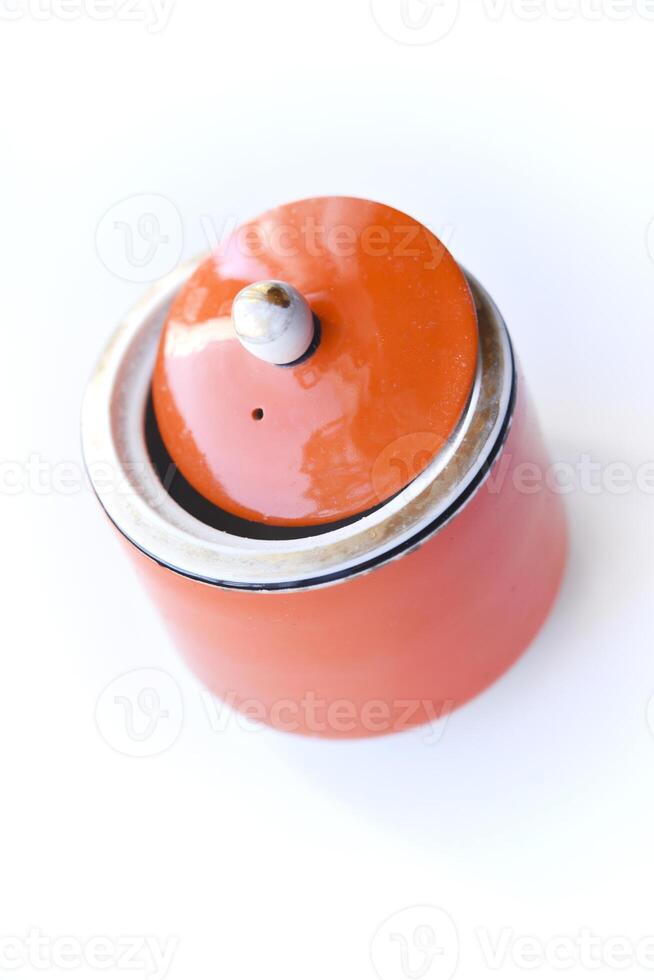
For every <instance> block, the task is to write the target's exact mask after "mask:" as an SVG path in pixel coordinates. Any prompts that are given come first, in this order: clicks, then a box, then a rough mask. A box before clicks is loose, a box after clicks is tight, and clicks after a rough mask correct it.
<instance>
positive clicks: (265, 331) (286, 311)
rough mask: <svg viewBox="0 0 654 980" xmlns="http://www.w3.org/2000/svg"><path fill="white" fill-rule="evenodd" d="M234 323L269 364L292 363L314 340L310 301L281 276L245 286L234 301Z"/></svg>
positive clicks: (249, 347) (243, 338)
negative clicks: (280, 279)
mask: <svg viewBox="0 0 654 980" xmlns="http://www.w3.org/2000/svg"><path fill="white" fill-rule="evenodd" d="M232 323H233V324H234V330H235V331H236V336H237V337H238V339H239V340H240V342H241V343H242V344H243V346H244V347H245V349H246V350H247V351H249V352H250V354H254V356H255V357H258V358H260V360H262V361H267V362H268V363H269V364H279V365H283V364H292V363H294V362H295V361H297V360H299V358H301V357H302V356H303V355H304V354H306V352H307V351H308V350H309V347H310V346H311V344H312V342H313V336H314V319H313V313H312V312H311V308H310V307H309V304H308V303H307V301H306V300H305V298H304V296H302V294H301V293H299V292H298V291H297V289H294V287H293V286H291V285H289V284H288V283H287V282H281V281H279V280H277V279H263V280H261V281H260V282H254V283H252V284H251V285H250V286H246V287H245V288H244V289H242V290H241V291H240V293H238V294H237V295H236V296H235V298H234V302H233V304H232Z"/></svg>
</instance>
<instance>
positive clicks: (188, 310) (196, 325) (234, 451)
mask: <svg viewBox="0 0 654 980" xmlns="http://www.w3.org/2000/svg"><path fill="white" fill-rule="evenodd" d="M270 280H273V281H274V282H273V283H272V284H270V283H269V281H270ZM278 281H279V282H278ZM260 282H262V283H264V284H266V285H265V286H264V287H262V288H263V289H264V293H263V295H264V298H265V299H266V301H267V302H268V303H269V304H272V305H273V306H275V307H277V306H279V307H282V308H283V309H280V310H277V309H272V310H271V313H272V314H274V315H275V316H277V314H278V313H279V315H280V316H283V315H284V309H285V308H288V307H289V304H291V306H290V310H291V312H292V310H293V309H294V306H293V304H295V302H296V300H295V298H293V297H294V296H295V293H294V290H296V291H297V293H298V294H299V297H297V301H298V302H303V301H302V297H304V299H305V300H306V302H307V303H308V306H309V308H310V312H309V313H308V316H309V317H311V313H312V314H313V321H312V322H313V326H315V333H313V335H312V343H311V346H310V347H309V349H308V350H307V351H306V353H305V354H304V355H303V356H301V357H300V358H297V359H295V361H294V362H293V363H292V364H290V365H287V364H284V365H280V364H278V363H268V362H267V361H266V360H262V359H260V357H259V356H258V355H255V354H254V353H252V351H253V350H255V349H256V343H257V342H258V338H257V337H256V336H253V337H252V340H253V344H250V345H249V347H248V346H245V345H244V339H245V343H247V338H244V337H243V335H242V333H241V332H240V331H239V334H238V335H237V333H236V330H235V328H234V324H233V322H232V318H231V312H232V305H233V301H234V299H235V297H236V295H237V294H238V293H239V292H240V291H241V290H242V289H244V288H245V287H247V286H250V285H251V284H252V283H260ZM287 284H288V286H289V287H291V288H287ZM256 288H257V289H259V288H260V287H256ZM249 292H250V291H248V294H249ZM291 294H292V295H291ZM259 298H261V297H259ZM291 299H292V301H293V302H292V303H291ZM298 316H299V314H298ZM304 325H305V327H306V322H304ZM313 326H312V329H313ZM255 332H256V331H255ZM239 337H240V339H239ZM477 343H478V341H477V319H476V313H475V307H474V303H473V300H472V296H471V294H470V290H469V288H468V285H467V282H466V280H465V278H464V276H463V273H462V272H461V270H460V269H459V267H458V265H457V264H456V262H455V261H454V259H453V258H452V256H451V255H450V253H449V252H448V251H447V249H446V248H445V246H444V245H442V243H441V242H440V241H439V240H438V239H437V238H436V237H435V236H434V235H432V233H431V232H429V231H428V230H427V229H426V228H425V227H424V226H423V225H421V224H420V223H419V222H417V221H415V220H413V219H412V218H409V217H407V215H405V214H402V213H401V212H400V211H396V210H394V209H393V208H389V207H386V206H385V205H383V204H377V203H374V202H372V201H365V200H359V199H357V198H348V197H323V198H312V199H309V200H306V201H299V202H297V203H294V204H287V205H284V206H283V207H280V208H276V209H275V210H273V211H268V212H267V213H266V214H264V215H262V216H261V217H259V218H257V219H256V220H254V221H251V222H249V223H248V224H246V225H244V226H242V227H241V228H240V229H238V231H236V232H235V233H234V234H233V235H232V236H231V237H230V239H229V240H228V242H227V243H226V244H224V245H221V246H220V248H219V250H218V252H217V253H216V254H215V255H213V256H212V257H211V258H210V259H208V260H206V261H205V262H204V263H203V264H202V265H201V266H200V267H199V268H198V269H197V270H196V272H195V273H194V274H193V275H192V276H191V277H190V279H189V280H188V282H187V283H186V284H185V285H184V286H183V287H182V289H181V290H180V292H179V294H178V295H177V297H176V298H175V300H174V301H173V303H172V306H171V308H170V311H169V314H168V319H167V322H166V324H165V327H164V330H163V333H162V337H161V343H160V347H159V353H158V357H157V362H156V366H155V371H154V378H153V386H152V390H153V401H154V408H155V413H156V417H157V422H158V425H159V429H160V432H161V436H162V438H163V441H164V444H165V446H166V449H167V451H168V453H169V454H170V456H171V458H172V460H173V462H174V463H175V464H176V465H177V467H178V468H179V470H180V471H181V473H182V474H183V476H184V477H185V478H186V480H188V482H189V483H190V484H191V485H192V486H193V487H194V488H195V490H197V491H198V492H199V493H200V494H202V496H203V497H205V498H206V499H207V500H209V501H211V502H212V503H213V504H216V505H217V506H218V507H220V508H222V509H223V510H225V511H228V512H230V513H232V514H235V515H237V516H238V517H242V518H246V519H248V520H253V521H259V522H264V523H267V524H277V525H312V524H324V523H327V522H332V521H339V520H342V519H344V518H348V517H351V516H353V515H356V514H360V513H362V512H364V511H367V510H369V509H371V508H373V507H375V506H377V505H379V504H380V503H382V502H383V501H384V500H386V499H388V498H389V497H390V496H392V495H393V494H394V493H396V492H398V491H399V490H401V489H402V488H403V487H404V486H406V485H407V484H408V483H409V482H410V481H411V480H412V479H414V477H415V476H417V475H418V473H419V472H421V471H422V470H423V469H424V468H425V467H426V466H427V465H428V463H429V462H431V460H432V459H433V457H434V456H435V455H436V453H437V452H438V451H439V450H440V449H441V448H442V446H443V444H444V443H445V442H446V440H447V439H448V437H449V436H451V434H452V432H453V431H454V429H455V428H456V425H457V423H458V421H459V419H460V418H461V415H462V412H463V410H464V408H465V406H466V403H467V401H468V399H469V397H470V393H471V390H472V386H473V382H474V376H475V370H476V364H477ZM303 346H306V344H305V345H303Z"/></svg>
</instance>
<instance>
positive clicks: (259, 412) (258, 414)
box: [252, 408, 263, 422]
mask: <svg viewBox="0 0 654 980" xmlns="http://www.w3.org/2000/svg"><path fill="white" fill-rule="evenodd" d="M252 418H253V419H254V421H255V422H260V421H261V419H262V418H263V409H262V408H253V409H252Z"/></svg>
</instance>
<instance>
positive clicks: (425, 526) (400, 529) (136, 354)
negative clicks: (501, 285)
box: [82, 256, 514, 591]
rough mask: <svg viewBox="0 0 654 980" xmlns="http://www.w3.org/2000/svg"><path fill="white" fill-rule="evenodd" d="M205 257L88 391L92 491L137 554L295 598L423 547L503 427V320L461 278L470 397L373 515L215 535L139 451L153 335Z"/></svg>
mask: <svg viewBox="0 0 654 980" xmlns="http://www.w3.org/2000/svg"><path fill="white" fill-rule="evenodd" d="M205 258H206V256H202V257H201V258H200V259H198V260H196V261H195V262H193V263H191V264H188V265H186V266H182V267H180V268H178V269H176V270H175V272H173V273H172V274H171V275H169V276H167V277H166V278H165V279H163V280H162V281H161V282H159V283H158V284H157V285H156V286H155V288H154V289H153V290H151V292H150V293H149V294H148V295H147V296H146V297H144V299H143V300H142V301H141V302H140V303H139V304H138V305H137V306H136V307H135V308H134V309H133V310H132V311H131V312H130V313H129V314H128V316H127V318H126V319H125V321H124V322H123V324H122V325H121V326H120V327H119V329H118V330H117V332H116V333H115V334H114V336H113V338H112V339H111V341H110V342H109V344H108V346H107V348H106V349H105V351H104V353H103V355H102V357H101V358H100V361H99V363H98V365H97V367H96V370H95V373H94V375H93V377H92V378H91V381H90V382H89V385H88V387H87V390H86V394H85V397H84V404H83V409H82V448H83V453H84V460H85V463H86V467H87V470H88V472H89V476H90V479H91V483H92V485H93V489H94V491H95V493H96V495H97V497H98V499H99V500H100V503H101V504H102V506H103V508H104V510H105V511H106V513H107V515H108V516H109V518H110V519H111V520H112V521H113V523H114V524H115V525H116V527H117V528H118V529H119V530H120V531H121V532H122V533H123V534H124V535H125V537H127V538H128V539H129V540H130V541H131V542H132V543H133V544H134V545H135V546H136V547H137V548H138V549H139V550H140V551H142V552H144V553H145V554H146V555H148V556H149V557H151V558H153V559H154V560H155V561H157V562H159V563H160V564H162V565H166V566H168V567H169V568H171V569H172V570H174V571H176V572H179V573H180V574H182V575H185V576H188V577H191V578H195V579H200V580H202V581H205V582H209V583H212V584H215V585H220V586H224V587H229V588H239V589H246V590H251V589H257V590H264V591H266V590H269V591H273V590H274V591H279V590H285V591H294V590H296V589H299V588H311V587H319V586H324V585H326V584H328V583H329V582H333V581H338V580H340V579H342V578H345V577H348V576H351V575H355V574H362V573H363V572H365V571H367V570H369V569H370V568H372V567H376V566H377V565H379V564H381V563H383V562H385V561H389V560H391V559H392V558H394V557H397V556H398V555H400V554H402V553H403V552H404V551H406V550H407V548H409V547H414V546H415V545H416V544H417V543H419V542H421V541H424V540H426V539H427V538H429V537H431V536H432V534H435V533H437V532H438V531H439V530H440V529H441V528H442V527H443V526H444V525H445V523H447V522H448V521H449V520H450V519H451V518H452V517H453V516H454V515H455V514H456V513H457V512H458V510H460V508H461V507H462V506H463V505H464V503H465V502H466V501H467V500H468V499H469V498H470V496H471V495H472V493H473V492H476V490H477V489H478V487H479V486H480V485H481V483H482V482H483V478H484V477H485V474H486V473H487V472H488V468H489V465H490V463H491V462H492V460H493V458H494V456H495V455H496V453H497V451H498V446H499V444H501V443H502V442H503V439H504V438H505V436H506V432H507V430H508V427H509V425H510V421H511V419H510V412H511V406H512V391H513V386H514V365H513V356H512V352H511V344H510V341H509V337H508V333H507V330H506V326H505V324H504V321H503V319H502V317H501V315H500V313H499V311H498V310H497V307H496V306H495V304H494V303H493V300H492V299H491V297H490V296H489V295H488V293H487V292H486V290H484V288H483V287H482V286H481V285H480V284H479V283H478V282H477V281H476V280H475V279H474V278H473V277H472V276H470V275H467V278H468V282H469V284H470V287H471V289H472V293H473V296H474V299H475V303H476V306H477V314H478V318H479V335H480V358H479V365H478V371H477V378H476V381H475V385H474V388H473V392H472V395H471V398H470V401H469V404H468V407H467V409H466V411H465V412H464V414H463V417H462V419H461V421H460V423H459V425H458V426H457V429H456V430H455V432H454V433H453V435H452V437H451V438H450V440H449V441H448V443H447V444H446V446H445V447H444V448H443V449H442V451H441V452H440V453H439V454H438V455H437V456H436V457H435V458H434V459H433V460H432V462H431V463H430V464H429V466H427V467H426V469H425V470H423V472H422V473H420V475H419V476H417V477H416V478H415V479H414V480H413V481H412V482H411V483H410V484H409V485H408V486H407V487H405V488H404V489H403V490H402V491H401V492H400V493H398V494H397V495H396V496H394V497H393V498H392V499H390V500H388V501H387V502H386V503H385V504H383V505H382V506H380V507H379V508H377V509H376V510H375V511H374V512H373V513H369V514H367V515H366V516H363V517H361V518H359V519H358V520H355V521H353V522H352V523H350V524H348V525H347V526H345V527H339V528H337V529H333V530H330V531H325V532H322V533H319V534H312V535H309V536H307V537H301V538H294V539H292V540H265V541H263V540H259V539H252V538H246V537H240V536H238V535H235V534H230V533H228V532H226V531H220V530H216V529H215V528H213V527H209V526H208V525H206V524H204V523H202V521H200V520H198V519H197V518H195V517H193V516H192V515H191V514H189V513H187V511H185V510H184V509H183V508H182V507H181V506H180V505H179V504H177V503H176V502H175V501H174V500H173V499H172V497H170V496H169V494H168V493H167V492H166V490H165V489H164V487H163V486H162V484H161V482H160V480H159V477H158V476H157V473H156V471H155V469H154V466H153V465H152V463H151V461H150V457H149V454H148V449H147V446H146V437H145V429H144V417H145V408H146V404H147V399H148V395H149V390H150V382H151V377H152V371H153V367H154V361H155V357H156V352H157V346H158V341H159V335H160V332H161V329H162V327H163V324H164V322H165V319H166V315H167V313H168V309H169V306H170V303H171V301H172V299H173V298H174V296H175V295H176V293H177V291H178V290H179V288H180V286H181V285H182V283H183V282H184V281H185V280H186V279H187V278H188V277H189V276H190V275H191V273H192V272H193V271H194V270H195V268H196V267H197V265H198V264H199V262H201V261H204V259H205Z"/></svg>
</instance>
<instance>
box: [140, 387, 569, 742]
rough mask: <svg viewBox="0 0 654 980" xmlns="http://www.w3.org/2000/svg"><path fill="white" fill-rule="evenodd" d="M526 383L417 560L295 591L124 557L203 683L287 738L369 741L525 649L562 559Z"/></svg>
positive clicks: (480, 682) (559, 513) (415, 720)
mask: <svg viewBox="0 0 654 980" xmlns="http://www.w3.org/2000/svg"><path fill="white" fill-rule="evenodd" d="M547 467H548V457H547V453H546V451H545V448H544V445H543V442H542V439H541V435H540V431H539V428H538V424H537V421H536V419H535V416H534V414H533V411H532V408H531V404H530V400H529V397H528V393H527V391H526V389H525V384H524V380H523V378H522V377H519V378H518V381H517V392H516V402H515V406H514V412H513V418H512V421H511V425H510V428H509V431H508V435H507V438H506V441H505V443H504V445H503V447H502V449H501V450H500V452H499V454H498V455H497V457H496V459H495V460H494V462H493V465H492V467H491V469H490V471H489V473H488V474H487V476H486V478H485V480H484V481H483V482H482V484H481V485H480V487H479V488H478V489H477V491H476V492H475V494H474V495H473V496H472V497H471V498H470V499H469V500H468V501H467V502H466V503H465V505H464V506H463V507H462V508H461V510H459V511H458V512H457V513H456V514H455V515H454V517H452V518H451V519H450V520H449V522H448V523H447V524H446V525H445V526H443V527H441V528H440V529H439V530H438V531H437V532H436V533H434V534H432V536H431V537H427V538H426V539H424V540H423V541H422V542H421V543H420V544H419V546H417V547H414V548H413V550H410V551H407V552H406V553H404V554H402V555H400V556H398V557H395V558H393V560H391V561H388V562H386V563H382V564H380V565H378V566H376V567H374V568H372V569H370V570H368V571H366V572H364V573H361V574H355V575H353V576H352V577H350V578H344V579H342V580H340V581H335V582H332V583H329V584H325V585H320V586H318V587H314V588H299V589H296V590H292V591H278V592H266V591H248V590H240V589H232V588H223V587H220V586H217V585H211V584H205V583H203V582H200V581H197V580H195V579H192V578H188V577H185V576H184V575H182V574H179V573H177V572H174V571H172V570H170V569H168V568H166V567H163V566H161V565H159V564H157V563H156V562H154V561H152V560H151V559H150V558H148V557H147V556H145V555H144V554H143V553H142V552H140V551H139V550H138V549H136V548H135V547H133V546H132V545H131V544H128V545H127V547H128V549H129V551H130V553H131V555H132V558H133V560H134V561H135V563H136V565H137V567H138V570H139V573H140V574H141V576H142V578H143V580H144V582H145V585H146V587H147V589H148V591H149V592H150V594H151V596H152V598H153V599H154V601H155V603H156V605H157V606H158V608H159V610H160V612H161V614H162V616H163V617H164V619H165V620H166V622H167V624H168V626H169V628H170V630H171V632H172V634H173V636H174V639H175V641H176V643H177V644H178V646H179V648H180V650H181V651H182V653H183V654H184V656H185V658H186V659H187V661H188V663H189V665H190V666H191V667H192V669H193V670H194V671H195V672H196V674H197V675H198V676H199V677H200V679H201V680H202V681H203V683H204V684H205V685H206V686H207V687H208V688H209V689H210V690H211V691H212V692H213V693H214V694H215V695H217V696H218V697H219V698H221V699H223V700H225V701H226V702H227V703H229V704H230V705H231V706H233V707H235V708H236V709H237V710H240V711H243V712H245V713H246V714H247V715H248V716H250V717H252V718H253V719H254V718H256V719H257V720H260V721H263V722H265V723H267V724H269V725H272V726H273V727H275V728H278V729H280V730H283V731H287V732H297V733H302V734H306V735H315V736H321V737H330V738H351V737H368V736H373V735H380V734H388V733H391V732H397V731H402V730H405V729H407V728H410V727H413V726H415V725H421V724H425V723H433V722H434V721H435V720H437V719H438V718H440V717H442V716H443V715H444V714H446V713H447V712H449V711H452V710H453V709H455V708H456V707H459V706H460V705H462V704H464V703H465V702H466V701H468V700H469V699H470V698H472V697H474V696H475V695H476V694H478V693H479V692H480V691H482V690H483V689H484V688H486V687H487V686H488V685H489V684H491V683H492V682H493V681H494V680H495V679H497V678H498V677H499V676H500V675H501V674H502V673H503V672H504V671H506V670H507V669H508V668H509V667H510V666H511V665H512V664H513V663H514V662H515V660H516V659H517V658H518V657H519V656H520V654H521V653H522V652H523V651H524V650H525V648H526V647H527V645H528V644H529V642H530V641H531V640H532V638H533V637H534V636H535V634H536V633H537V631H538V629H539V628H540V626H541V625H542V623H543V621H544V620H545V618H546V616H547V613H548V611H549V609H550V607H551V605H552V603H553V601H554V599H555V596H556V593H557V590H558V587H559V584H560V581H561V577H562V574H563V568H564V564H565V554H566V543H567V533H566V522H565V514H564V510H563V506H562V500H561V496H560V494H557V493H556V491H555V490H553V489H552V488H551V487H549V486H548V485H547V483H546V481H545V475H546V472H547Z"/></svg>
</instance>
